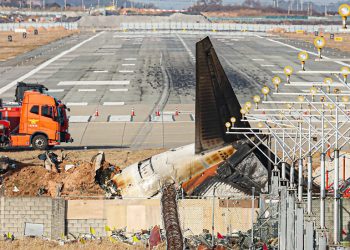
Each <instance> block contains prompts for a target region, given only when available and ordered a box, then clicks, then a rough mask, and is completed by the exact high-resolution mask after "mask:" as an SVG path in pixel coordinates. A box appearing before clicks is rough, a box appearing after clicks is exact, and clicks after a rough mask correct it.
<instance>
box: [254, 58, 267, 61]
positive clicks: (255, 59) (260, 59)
mask: <svg viewBox="0 0 350 250" xmlns="http://www.w3.org/2000/svg"><path fill="white" fill-rule="evenodd" d="M252 60H253V61H265V59H262V58H253V59H252Z"/></svg>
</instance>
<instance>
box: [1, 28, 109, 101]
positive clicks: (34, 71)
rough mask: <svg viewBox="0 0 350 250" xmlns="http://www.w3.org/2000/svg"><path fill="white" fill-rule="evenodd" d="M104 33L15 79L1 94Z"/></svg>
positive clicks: (3, 88) (2, 89)
mask: <svg viewBox="0 0 350 250" xmlns="http://www.w3.org/2000/svg"><path fill="white" fill-rule="evenodd" d="M103 33H104V31H103V32H101V33H98V34H96V35H94V36H92V37H90V38H88V39H86V40H84V41H82V42H81V43H78V44H77V45H75V46H73V47H72V48H70V49H68V50H66V51H63V52H62V53H60V54H58V55H57V56H55V57H53V58H51V59H50V60H47V61H46V62H44V63H42V64H40V65H39V66H38V67H36V68H35V69H33V70H31V71H29V72H28V73H27V74H24V75H23V76H21V77H19V78H17V79H15V80H14V81H12V82H10V83H9V84H7V85H5V86H4V87H2V88H0V94H3V93H4V92H5V91H7V90H9V89H10V88H12V87H14V86H16V85H17V82H22V81H24V80H25V79H27V78H29V77H31V76H32V75H34V74H35V73H37V72H39V71H40V70H42V69H43V68H45V67H47V66H48V65H50V64H51V63H53V62H55V61H57V60H58V59H60V58H61V57H63V56H65V55H66V54H68V53H70V52H72V51H74V50H76V49H77V48H79V47H81V46H82V45H84V44H85V43H87V42H90V41H91V40H92V39H94V38H96V37H98V36H100V35H102V34H103Z"/></svg>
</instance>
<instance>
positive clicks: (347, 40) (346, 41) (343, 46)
mask: <svg viewBox="0 0 350 250" xmlns="http://www.w3.org/2000/svg"><path fill="white" fill-rule="evenodd" d="M279 35H280V36H281V37H288V38H289V39H295V40H302V41H305V42H308V43H312V44H313V43H314V40H315V35H314V34H310V33H305V34H297V33H283V32H280V33H279ZM335 37H342V38H343V41H342V42H338V41H335V40H331V39H330V34H329V33H326V34H324V38H325V40H326V47H325V49H327V47H328V48H333V49H339V50H341V51H350V34H335Z"/></svg>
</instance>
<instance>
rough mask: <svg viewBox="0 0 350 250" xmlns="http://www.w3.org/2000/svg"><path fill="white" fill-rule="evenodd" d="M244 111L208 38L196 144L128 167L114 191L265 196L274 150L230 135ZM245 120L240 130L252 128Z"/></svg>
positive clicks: (201, 63) (200, 71)
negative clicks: (168, 188)
mask: <svg viewBox="0 0 350 250" xmlns="http://www.w3.org/2000/svg"><path fill="white" fill-rule="evenodd" d="M233 85H235V83H233ZM240 109H241V106H240V104H239V102H238V99H237V97H236V95H235V93H234V91H233V89H232V87H231V83H230V81H229V80H228V78H227V76H226V74H225V71H224V69H223V67H222V65H221V63H220V61H219V59H218V56H217V54H216V52H215V49H214V47H213V45H212V43H211V41H210V39H209V38H208V37H207V38H205V39H203V40H202V41H200V42H198V43H197V44H196V102H195V111H196V112H195V143H194V144H190V145H186V146H182V147H179V148H174V149H170V150H168V151H166V152H164V153H161V154H157V155H154V156H152V157H150V158H148V159H146V160H144V161H140V162H136V163H134V164H132V165H130V166H128V167H126V168H125V169H123V170H122V171H121V172H120V173H118V174H117V175H115V176H114V177H113V178H112V179H111V180H110V182H109V184H110V185H109V190H113V192H114V194H115V195H118V196H121V197H122V198H126V197H130V198H131V197H152V196H154V195H156V194H158V193H159V192H160V190H161V188H162V186H164V185H165V184H169V183H175V184H176V185H177V186H178V187H180V186H181V187H182V191H183V192H184V193H185V194H186V195H205V194H206V193H208V192H209V190H210V189H211V188H212V187H213V186H214V185H215V186H216V187H218V186H220V185H219V184H222V186H225V187H226V190H227V186H228V187H230V188H231V190H235V192H237V191H239V192H243V193H246V194H250V193H251V190H252V187H255V190H256V193H260V192H265V191H266V190H267V187H268V182H269V181H268V180H269V173H271V171H270V170H271V168H272V166H271V164H270V162H269V161H268V160H267V159H266V157H265V156H264V154H266V155H268V156H271V155H272V152H270V151H269V150H268V149H267V148H266V147H265V146H264V145H263V144H261V143H260V144H259V143H256V144H255V145H253V144H252V143H251V142H249V140H247V139H246V138H245V137H244V136H241V135H227V134H226V133H225V132H226V128H225V126H224V124H225V122H227V121H229V120H230V118H231V117H236V118H241V114H240ZM240 120H241V119H237V122H236V123H235V127H240V128H247V127H250V125H249V123H247V122H242V121H240ZM251 139H252V140H254V138H253V137H252V138H251ZM255 139H256V138H255ZM262 139H266V138H262ZM262 152H264V154H263V153H262ZM288 173H289V166H288V167H287V175H288ZM111 187H113V188H111ZM225 193H226V194H227V195H229V194H230V192H226V191H225ZM208 194H209V195H211V194H212V193H208Z"/></svg>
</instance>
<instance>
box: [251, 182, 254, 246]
mask: <svg viewBox="0 0 350 250" xmlns="http://www.w3.org/2000/svg"><path fill="white" fill-rule="evenodd" d="M254 193H255V187H252V214H251V216H252V231H251V237H252V241H251V249H254V207H255V204H254V200H255V195H254Z"/></svg>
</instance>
